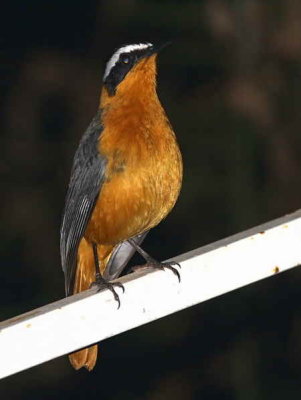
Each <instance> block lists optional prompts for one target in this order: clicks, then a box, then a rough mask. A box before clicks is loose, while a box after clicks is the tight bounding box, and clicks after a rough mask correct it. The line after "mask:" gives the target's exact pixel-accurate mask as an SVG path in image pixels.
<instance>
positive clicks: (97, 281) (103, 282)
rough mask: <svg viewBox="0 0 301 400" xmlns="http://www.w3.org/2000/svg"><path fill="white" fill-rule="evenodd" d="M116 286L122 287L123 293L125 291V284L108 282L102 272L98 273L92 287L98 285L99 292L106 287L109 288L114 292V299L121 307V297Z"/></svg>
mask: <svg viewBox="0 0 301 400" xmlns="http://www.w3.org/2000/svg"><path fill="white" fill-rule="evenodd" d="M116 286H117V287H120V288H121V289H122V291H123V293H124V286H123V285H122V284H121V283H119V282H114V283H112V282H107V281H106V280H105V279H104V278H103V277H102V276H101V274H96V279H95V281H94V282H92V283H91V285H90V288H93V287H97V293H98V292H100V291H102V290H104V289H109V290H110V291H111V292H112V293H113V296H114V299H115V300H116V301H117V303H118V307H117V308H119V307H120V299H119V296H118V294H117V293H116V290H115V287H116Z"/></svg>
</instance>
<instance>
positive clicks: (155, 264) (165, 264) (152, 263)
mask: <svg viewBox="0 0 301 400" xmlns="http://www.w3.org/2000/svg"><path fill="white" fill-rule="evenodd" d="M173 265H177V266H178V267H179V268H181V266H180V264H179V263H177V262H175V261H165V262H159V261H156V260H151V261H148V262H147V263H146V264H144V265H137V266H135V267H133V268H132V270H133V271H138V270H139V269H145V268H155V269H161V270H164V269H165V268H166V269H169V270H170V271H171V272H173V273H174V274H175V275H176V277H177V278H178V281H179V283H180V282H181V275H180V273H179V271H178V270H177V269H176V268H174V267H173Z"/></svg>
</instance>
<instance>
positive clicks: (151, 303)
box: [0, 210, 301, 377]
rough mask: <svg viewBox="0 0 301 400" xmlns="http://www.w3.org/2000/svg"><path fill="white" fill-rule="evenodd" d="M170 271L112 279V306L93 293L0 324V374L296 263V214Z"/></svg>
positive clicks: (299, 241)
mask: <svg viewBox="0 0 301 400" xmlns="http://www.w3.org/2000/svg"><path fill="white" fill-rule="evenodd" d="M174 260H175V261H178V262H180V263H181V267H182V268H181V270H180V273H181V283H179V282H178V280H177V278H176V276H175V275H174V274H172V273H171V272H170V271H166V272H163V271H152V272H150V271H143V272H137V273H133V274H130V275H128V276H126V277H123V278H122V279H120V281H121V282H122V283H123V284H124V287H125V293H124V294H123V293H122V291H121V290H119V288H117V290H118V293H119V294H120V299H121V307H120V309H119V310H118V309H117V303H116V301H114V299H113V297H112V294H111V293H110V292H109V291H107V290H106V291H103V292H100V293H97V294H96V293H95V289H91V290H89V291H87V292H84V293H80V294H78V295H76V296H72V297H69V298H66V299H63V300H60V301H58V302H56V303H52V304H49V305H46V306H44V307H41V308H38V309H36V310H33V311H31V312H29V313H26V314H23V315H20V316H18V317H15V318H12V319H10V320H7V321H4V322H2V323H1V324H0V377H5V376H8V375H11V374H14V373H16V372H18V371H22V370H24V369H27V368H30V367H32V366H34V365H38V364H40V363H43V362H45V361H48V360H51V359H53V358H55V357H59V356H61V355H63V354H67V353H69V352H72V351H74V350H76V349H79V348H81V347H84V346H87V345H90V344H92V343H95V342H98V341H100V340H103V339H106V338H109V337H111V336H114V335H117V334H119V333H121V332H124V331H127V330H129V329H132V328H135V327H137V326H139V325H143V324H146V323H148V322H150V321H153V320H155V319H158V318H162V317H164V316H165V315H168V314H171V313H174V312H176V311H179V310H182V309H184V308H186V307H190V306H192V305H194V304H197V303H200V302H203V301H205V300H208V299H210V298H212V297H215V296H218V295H221V294H223V293H227V292H229V291H231V290H234V289H236V288H239V287H241V286H244V285H248V284H250V283H252V282H255V281H258V280H260V279H263V278H266V277H268V276H272V275H274V274H275V273H277V272H282V271H284V270H286V269H289V268H292V267H294V266H297V265H298V264H299V263H301V210H298V211H297V212H295V213H293V214H291V215H288V216H285V217H282V218H279V219H277V220H274V221H272V222H269V223H267V224H263V225H260V226H258V227H255V228H253V229H250V230H248V231H245V232H242V233H239V234H237V235H234V236H231V237H229V238H227V239H223V240H220V241H218V242H216V243H213V244H211V245H208V246H205V247H201V248H199V249H197V250H194V251H191V252H189V253H186V254H183V255H181V256H179V257H176V258H175V259H174Z"/></svg>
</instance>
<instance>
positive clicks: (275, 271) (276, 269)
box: [273, 265, 280, 274]
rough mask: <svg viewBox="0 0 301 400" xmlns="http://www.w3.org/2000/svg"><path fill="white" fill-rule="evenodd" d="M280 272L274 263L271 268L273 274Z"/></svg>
mask: <svg viewBox="0 0 301 400" xmlns="http://www.w3.org/2000/svg"><path fill="white" fill-rule="evenodd" d="M278 272H280V268H279V267H278V266H277V265H276V267H274V268H273V274H278Z"/></svg>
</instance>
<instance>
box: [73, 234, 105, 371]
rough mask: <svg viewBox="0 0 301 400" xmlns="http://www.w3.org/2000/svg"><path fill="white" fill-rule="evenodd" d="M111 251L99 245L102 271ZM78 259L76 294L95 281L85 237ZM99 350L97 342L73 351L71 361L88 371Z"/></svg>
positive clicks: (80, 245)
mask: <svg viewBox="0 0 301 400" xmlns="http://www.w3.org/2000/svg"><path fill="white" fill-rule="evenodd" d="M111 252H112V246H99V247H98V256H99V261H100V263H101V269H102V271H101V272H103V270H104V268H105V265H106V263H107V260H108V259H109V256H110V254H111ZM77 260H78V261H77V269H76V275H75V283H74V290H73V293H74V294H75V293H79V292H82V291H84V290H87V289H89V287H90V285H91V283H92V282H94V281H95V263H94V256H93V249H92V246H91V245H90V244H89V243H88V242H87V241H86V239H85V238H83V239H82V240H81V242H80V244H79V248H78V257H77ZM97 352H98V346H97V344H95V345H93V346H91V347H87V348H85V349H82V350H79V351H76V352H75V353H71V354H69V360H70V363H71V365H72V366H73V367H74V368H75V369H80V368H82V367H85V368H87V370H88V371H91V370H92V369H93V368H94V367H95V364H96V360H97Z"/></svg>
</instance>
